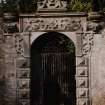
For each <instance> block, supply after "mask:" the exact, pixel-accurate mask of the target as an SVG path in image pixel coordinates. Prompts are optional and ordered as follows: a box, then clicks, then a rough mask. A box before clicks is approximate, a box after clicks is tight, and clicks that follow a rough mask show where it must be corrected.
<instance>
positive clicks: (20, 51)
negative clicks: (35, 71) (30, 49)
mask: <svg viewBox="0 0 105 105" xmlns="http://www.w3.org/2000/svg"><path fill="white" fill-rule="evenodd" d="M15 48H16V53H17V55H19V56H23V55H24V46H23V36H21V35H20V34H16V35H15Z"/></svg>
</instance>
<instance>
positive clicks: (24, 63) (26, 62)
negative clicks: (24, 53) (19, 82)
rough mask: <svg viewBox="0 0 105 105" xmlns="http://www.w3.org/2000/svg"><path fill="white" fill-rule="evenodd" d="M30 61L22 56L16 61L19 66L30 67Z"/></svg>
mask: <svg viewBox="0 0 105 105" xmlns="http://www.w3.org/2000/svg"><path fill="white" fill-rule="evenodd" d="M29 66H30V62H29V59H28V58H20V59H17V61H16V67H17V68H29Z"/></svg>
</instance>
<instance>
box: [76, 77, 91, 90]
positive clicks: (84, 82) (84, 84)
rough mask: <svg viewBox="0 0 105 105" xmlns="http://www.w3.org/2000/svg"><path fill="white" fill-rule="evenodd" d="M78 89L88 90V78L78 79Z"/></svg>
mask: <svg viewBox="0 0 105 105" xmlns="http://www.w3.org/2000/svg"><path fill="white" fill-rule="evenodd" d="M76 85H77V87H78V88H87V87H88V85H89V84H88V78H87V77H78V78H77V81H76Z"/></svg>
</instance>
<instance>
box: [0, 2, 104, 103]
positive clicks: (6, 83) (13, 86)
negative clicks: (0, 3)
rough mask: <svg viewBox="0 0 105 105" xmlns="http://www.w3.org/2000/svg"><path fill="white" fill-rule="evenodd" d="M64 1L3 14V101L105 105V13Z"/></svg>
mask: <svg viewBox="0 0 105 105" xmlns="http://www.w3.org/2000/svg"><path fill="white" fill-rule="evenodd" d="M66 7H67V2H66V1H65V0H43V1H39V2H38V10H37V12H36V13H34V14H20V16H19V19H18V20H16V21H13V20H14V18H15V17H14V16H12V15H9V14H7V15H5V16H4V17H1V18H0V105H105V27H104V26H105V21H104V18H105V17H104V15H102V14H98V13H92V14H86V13H69V12H66Z"/></svg>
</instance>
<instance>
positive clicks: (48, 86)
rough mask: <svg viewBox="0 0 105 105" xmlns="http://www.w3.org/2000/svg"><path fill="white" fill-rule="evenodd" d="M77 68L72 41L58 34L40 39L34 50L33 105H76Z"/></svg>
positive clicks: (32, 47)
mask: <svg viewBox="0 0 105 105" xmlns="http://www.w3.org/2000/svg"><path fill="white" fill-rule="evenodd" d="M75 65H76V64H75V46H74V43H73V42H72V41H71V40H70V39H69V38H67V37H66V36H65V35H64V34H61V33H57V32H49V33H45V34H43V35H41V36H39V37H38V38H37V39H36V40H35V41H34V42H33V44H32V46H31V84H30V86H31V92H30V95H31V97H30V98H31V105H36V104H42V105H53V104H55V105H61V104H63V105H69V104H73V105H76V80H75V75H76V66H75ZM48 100H50V101H48Z"/></svg>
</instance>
